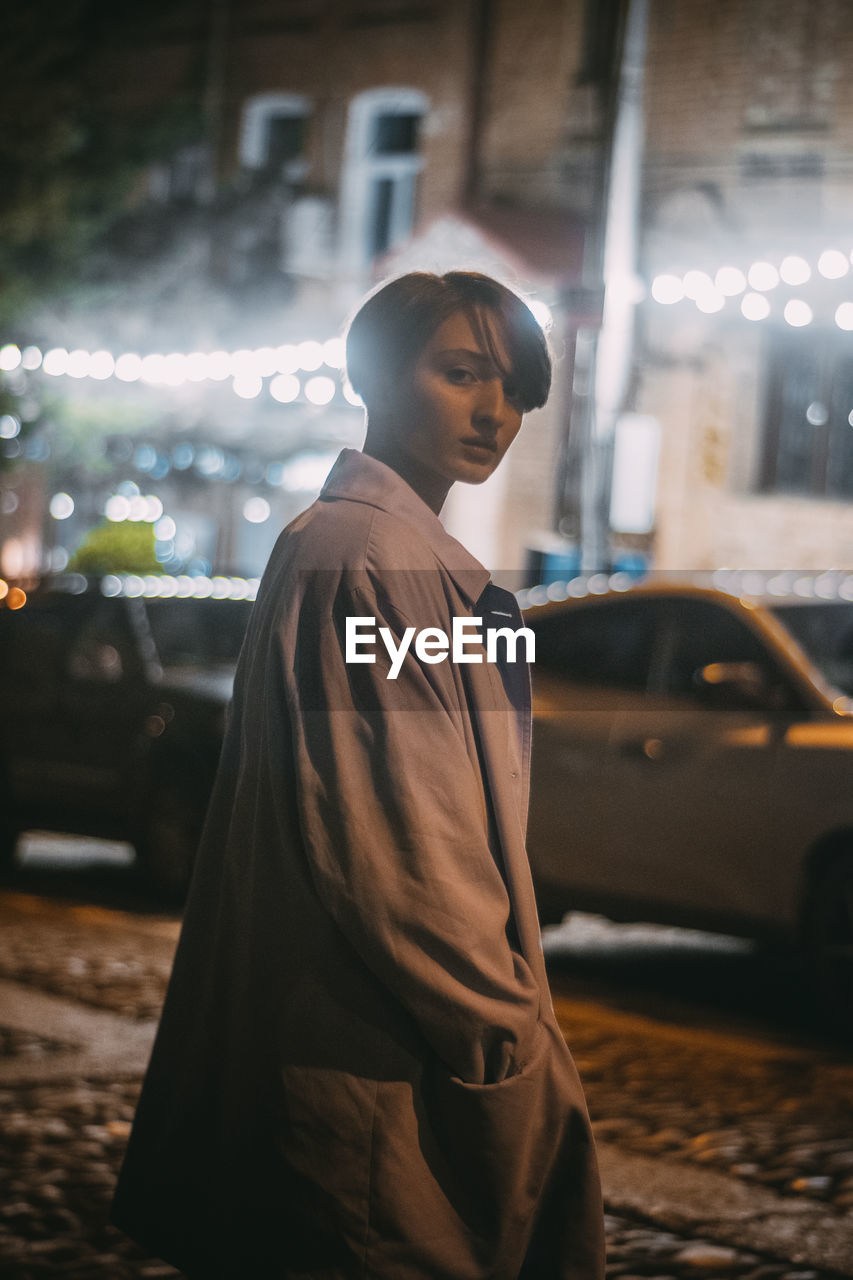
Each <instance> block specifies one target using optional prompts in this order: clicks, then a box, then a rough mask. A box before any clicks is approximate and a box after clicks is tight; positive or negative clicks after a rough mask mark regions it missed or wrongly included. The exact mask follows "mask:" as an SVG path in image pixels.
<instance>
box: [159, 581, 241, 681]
mask: <svg viewBox="0 0 853 1280" xmlns="http://www.w3.org/2000/svg"><path fill="white" fill-rule="evenodd" d="M251 609H252V605H251V601H249V600H214V599H211V598H208V599H198V600H196V599H188V600H182V599H178V598H177V597H171V598H168V599H163V598H160V599H154V600H146V602H145V610H146V613H147V615H148V623H149V626H150V628H151V635H152V637H153V639H154V644H155V646H156V649H157V656H158V657H159V659H160V662H161V663H162V665H163V666H164V667H166V668H171V667H211V666H214V667H216V666H232V667H233V666H235V665H236V663H237V659H238V657H239V656H240V646H241V645H242V643H243V636H244V634H245V631H246V627H247V625H248V622H249V614H250V612H251Z"/></svg>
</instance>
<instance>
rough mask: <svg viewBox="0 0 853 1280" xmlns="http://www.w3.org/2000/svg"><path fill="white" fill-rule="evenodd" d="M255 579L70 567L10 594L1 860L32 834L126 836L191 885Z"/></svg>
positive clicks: (170, 875) (1, 681)
mask: <svg viewBox="0 0 853 1280" xmlns="http://www.w3.org/2000/svg"><path fill="white" fill-rule="evenodd" d="M255 586H256V584H255V583H253V582H249V581H247V580H245V579H233V578H225V577H220V578H212V579H209V578H189V577H187V578H169V577H157V576H151V577H148V578H141V577H135V576H127V577H118V576H112V575H111V576H108V577H105V578H103V579H102V580H100V581H97V582H92V581H88V580H86V579H85V578H83V577H80V576H78V575H73V574H72V575H67V576H65V577H63V578H60V579H57V580H55V581H53V582H50V583H44V584H43V585H41V586H39V587H38V588H37V589H36V590H34V591H32V592H31V593H28V594H26V593H24V592H23V591H21V590H17V589H16V590H12V591H9V592H7V593H6V595H5V597H4V599H3V601H2V602H0V705H2V708H3V712H2V718H0V800H2V804H0V812H2V819H0V857H2V858H5V859H6V860H9V859H10V858H11V857H12V855H13V852H14V848H15V843H16V840H17V837H18V834H19V833H20V832H21V831H24V830H27V829H42V830H53V831H68V832H75V833H79V834H83V835H93V836H102V837H107V838H110V839H119V840H127V841H129V842H130V843H131V844H133V845H134V847H135V848H136V851H137V854H138V855H139V857H140V858H141V859H142V860H143V861H144V863H145V865H146V868H147V870H148V871H149V872H150V874H151V876H152V878H153V879H154V880H155V881H156V882H157V884H158V885H159V886H160V887H161V888H163V889H165V890H168V891H170V892H172V893H173V894H179V893H180V892H181V891H183V890H184V889H185V887H186V884H187V882H188V879H189V874H190V870H191V867H192V860H193V855H194V852H195V846H196V843H197V840H198V836H199V833H200V830H201V825H202V821H203V818H204V813H205V809H206V806H207V801H208V797H209V794H210V789H211V785H212V782H213V777H214V773H215V770H216V765H217V762H218V759H219V753H220V749H221V745H222V736H223V731H224V725H225V715H226V709H227V706H228V702H229V699H230V697H231V691H232V686H233V679H234V670H235V666H236V662H237V657H238V654H239V651H240V646H241V643H242V639H243V634H244V632H245V629H246V625H247V622H248V619H249V613H250V610H251V607H252V603H251V602H252V599H253V596H254V590H255Z"/></svg>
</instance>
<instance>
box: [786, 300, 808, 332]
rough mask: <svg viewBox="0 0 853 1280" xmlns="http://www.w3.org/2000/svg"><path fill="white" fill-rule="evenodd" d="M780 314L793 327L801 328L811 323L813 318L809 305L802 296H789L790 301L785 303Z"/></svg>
mask: <svg viewBox="0 0 853 1280" xmlns="http://www.w3.org/2000/svg"><path fill="white" fill-rule="evenodd" d="M782 314H783V315H784V317H785V320H786V321H787V323H788V324H789V325H791V326H792V327H793V328H794V329H802V328H803V326H804V325H807V324H811V322H812V319H813V313H812V309H811V307H810V306H809V304H808V303H807V302H803V300H802V298H791V300H790V302H786V303H785V310H784V312H783V313H782Z"/></svg>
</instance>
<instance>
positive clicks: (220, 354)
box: [206, 351, 231, 382]
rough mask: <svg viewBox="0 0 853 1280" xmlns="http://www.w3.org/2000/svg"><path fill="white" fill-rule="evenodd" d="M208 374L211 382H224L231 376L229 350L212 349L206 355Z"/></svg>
mask: <svg viewBox="0 0 853 1280" xmlns="http://www.w3.org/2000/svg"><path fill="white" fill-rule="evenodd" d="M206 363H207V376H208V378H210V380H211V382H224V381H225V379H226V378H230V377H231V357H230V356H229V354H228V352H227V351H211V352H210V354H209V355H208V356H207V357H206Z"/></svg>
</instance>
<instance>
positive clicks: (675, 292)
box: [652, 275, 684, 306]
mask: <svg viewBox="0 0 853 1280" xmlns="http://www.w3.org/2000/svg"><path fill="white" fill-rule="evenodd" d="M652 297H653V298H654V300H655V302H662V303H663V304H664V305H665V306H669V305H671V304H672V303H673V302H680V301H681V299H682V298H683V297H684V285H683V284H682V283H681V280H680V279H679V278H678V276H673V275H661V276H655V278H654V280H653V281H652Z"/></svg>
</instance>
